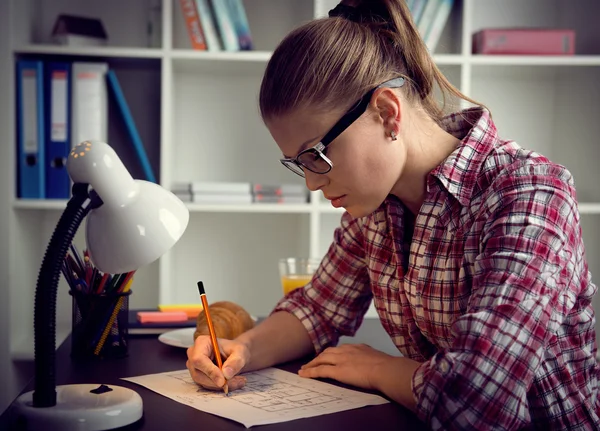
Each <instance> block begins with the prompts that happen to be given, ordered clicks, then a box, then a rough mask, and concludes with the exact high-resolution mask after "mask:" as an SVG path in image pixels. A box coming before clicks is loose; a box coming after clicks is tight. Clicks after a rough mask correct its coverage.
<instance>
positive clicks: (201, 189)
mask: <svg viewBox="0 0 600 431" xmlns="http://www.w3.org/2000/svg"><path fill="white" fill-rule="evenodd" d="M190 191H191V192H192V193H203V194H212V193H214V194H250V193H251V186H250V183H246V182H226V181H222V182H219V181H214V182H213V181H192V182H191V183H190Z"/></svg>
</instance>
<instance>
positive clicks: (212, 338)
mask: <svg viewBox="0 0 600 431" xmlns="http://www.w3.org/2000/svg"><path fill="white" fill-rule="evenodd" d="M198 292H200V299H201V300H202V307H203V308H204V313H206V323H207V324H208V332H210V341H211V342H212V346H213V350H214V352H215V358H216V359H217V365H218V367H219V369H220V370H223V362H222V361H221V352H219V343H217V335H216V334H215V327H214V326H213V324H212V319H211V318H210V313H209V312H208V301H207V300H206V292H204V283H202V282H201V281H199V282H198ZM223 392H225V395H228V394H229V386H227V379H225V385H224V386H223Z"/></svg>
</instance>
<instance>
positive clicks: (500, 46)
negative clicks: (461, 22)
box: [473, 28, 575, 55]
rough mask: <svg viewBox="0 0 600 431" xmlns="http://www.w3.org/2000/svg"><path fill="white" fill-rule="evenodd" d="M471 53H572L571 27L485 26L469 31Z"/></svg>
mask: <svg viewBox="0 0 600 431" xmlns="http://www.w3.org/2000/svg"><path fill="white" fill-rule="evenodd" d="M473 53H474V54H488V55H490V54H500V55H574V54H575V31H574V30H568V29H541V28H488V29H483V30H479V31H478V32H476V33H475V34H474V35H473Z"/></svg>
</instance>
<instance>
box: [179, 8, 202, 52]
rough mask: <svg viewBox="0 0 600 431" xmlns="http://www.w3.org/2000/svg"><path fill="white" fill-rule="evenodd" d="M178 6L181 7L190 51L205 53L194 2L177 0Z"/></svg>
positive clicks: (200, 25) (200, 26)
mask: <svg viewBox="0 0 600 431" xmlns="http://www.w3.org/2000/svg"><path fill="white" fill-rule="evenodd" d="M179 5H180V6H181V12H182V13H183V19H184V21H185V26H186V28H187V30H188V35H189V37H190V42H191V44H192V49H196V50H200V51H205V50H206V49H207V46H206V39H205V37H204V31H203V29H202V24H201V23H200V16H199V14H198V10H197V9H196V3H195V2H194V0H179Z"/></svg>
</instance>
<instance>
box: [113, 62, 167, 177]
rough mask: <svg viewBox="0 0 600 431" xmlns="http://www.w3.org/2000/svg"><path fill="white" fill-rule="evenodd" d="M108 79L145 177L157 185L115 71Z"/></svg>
mask: <svg viewBox="0 0 600 431" xmlns="http://www.w3.org/2000/svg"><path fill="white" fill-rule="evenodd" d="M106 79H107V80H108V83H109V84H110V87H111V88H112V90H113V93H114V95H115V99H116V100H117V106H118V107H119V111H121V115H122V116H123V120H124V121H125V126H126V127H127V131H128V132H129V137H130V138H131V142H132V144H133V148H134V149H135V152H136V154H137V156H138V159H139V161H140V163H141V165H142V169H143V170H144V175H146V179H147V180H148V181H150V182H153V183H156V177H155V176H154V172H153V171H152V166H150V161H149V160H148V155H147V154H146V150H145V149H144V144H143V143H142V138H140V134H139V133H138V130H137V127H135V122H134V121H133V117H132V115H131V112H130V111H129V105H127V101H126V100H125V96H124V95H123V91H122V90H121V85H120V84H119V80H118V79H117V75H116V74H115V71H114V70H109V71H108V73H107V74H106Z"/></svg>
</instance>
